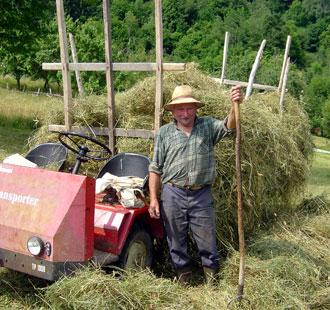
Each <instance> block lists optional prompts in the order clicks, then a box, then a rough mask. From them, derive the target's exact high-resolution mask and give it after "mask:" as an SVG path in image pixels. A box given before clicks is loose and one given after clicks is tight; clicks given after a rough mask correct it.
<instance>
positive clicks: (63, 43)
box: [56, 0, 72, 130]
mask: <svg viewBox="0 0 330 310" xmlns="http://www.w3.org/2000/svg"><path fill="white" fill-rule="evenodd" d="M56 12H57V24H58V33H59V41H60V52H61V64H60V65H61V67H60V70H62V78H63V101H64V122H65V126H66V128H67V130H69V129H70V127H71V107H72V89H71V77H70V71H69V53H68V44H67V37H66V26H65V20H64V7H63V1H62V0H56Z"/></svg>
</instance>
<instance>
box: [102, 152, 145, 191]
mask: <svg viewBox="0 0 330 310" xmlns="http://www.w3.org/2000/svg"><path fill="white" fill-rule="evenodd" d="M149 164H150V159H149V158H148V157H147V156H144V155H142V154H136V153H119V154H117V155H115V156H113V157H112V158H110V160H109V161H108V162H107V163H106V164H105V165H104V166H103V168H102V169H101V170H100V172H99V173H98V175H97V178H102V176H103V175H104V174H105V173H106V172H109V173H111V174H113V175H115V176H117V177H127V176H132V177H139V178H142V179H144V182H143V189H146V188H145V187H146V184H147V181H148V175H149V172H148V167H149Z"/></svg>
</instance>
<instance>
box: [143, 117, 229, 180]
mask: <svg viewBox="0 0 330 310" xmlns="http://www.w3.org/2000/svg"><path fill="white" fill-rule="evenodd" d="M226 123H227V119H225V120H223V121H220V120H217V119H215V118H212V117H197V118H196V120H195V123H194V127H193V129H192V131H191V134H190V136H189V137H188V136H187V135H186V134H185V133H184V132H183V131H182V130H180V129H178V128H177V126H176V121H173V122H171V123H169V124H166V125H164V126H162V127H161V128H160V129H159V131H158V133H157V134H156V138H155V147H154V157H153V160H152V162H151V164H150V166H149V171H151V172H155V173H157V174H159V175H161V179H162V182H163V184H166V183H168V182H171V183H174V184H176V185H178V186H185V185H207V184H212V182H213V181H214V179H215V173H216V172H215V159H214V146H215V144H216V143H217V142H219V141H220V139H222V138H223V137H225V136H226V135H227V134H229V133H230V132H232V130H230V129H227V126H226Z"/></svg>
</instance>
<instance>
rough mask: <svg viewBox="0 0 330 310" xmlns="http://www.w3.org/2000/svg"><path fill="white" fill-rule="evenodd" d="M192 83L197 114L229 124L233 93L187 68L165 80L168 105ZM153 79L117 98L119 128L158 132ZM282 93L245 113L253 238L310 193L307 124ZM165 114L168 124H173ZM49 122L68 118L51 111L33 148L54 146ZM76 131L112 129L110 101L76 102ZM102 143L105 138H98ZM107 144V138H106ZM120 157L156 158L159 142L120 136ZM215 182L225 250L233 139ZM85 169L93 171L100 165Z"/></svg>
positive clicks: (232, 234)
mask: <svg viewBox="0 0 330 310" xmlns="http://www.w3.org/2000/svg"><path fill="white" fill-rule="evenodd" d="M180 84H189V85H190V86H192V87H193V89H194V92H195V94H196V96H197V97H198V98H199V99H200V100H201V101H203V102H204V103H205V107H203V108H202V109H200V110H199V112H198V113H199V115H212V116H214V117H217V118H224V117H225V116H226V115H227V113H228V111H229V109H230V101H229V96H228V89H227V88H226V87H224V86H221V85H219V84H218V83H216V82H215V81H214V80H212V79H211V78H210V77H209V76H207V75H205V74H203V73H202V72H200V71H199V70H198V69H197V68H196V67H195V66H194V65H189V66H188V68H187V70H186V71H184V72H176V73H166V74H165V76H164V102H168V101H169V99H170V96H171V93H172V90H173V89H174V87H175V86H176V85H180ZM154 94H155V78H154V77H149V78H146V79H144V80H143V81H140V82H139V83H137V84H136V85H135V86H134V87H132V88H131V89H129V90H128V91H126V92H123V93H119V94H117V97H116V116H115V119H116V126H117V127H121V128H127V129H129V128H136V127H138V128H143V129H153V128H152V127H153V120H154V100H155V95H154ZM278 102H279V94H278V93H276V92H269V93H259V94H255V95H252V96H251V97H250V98H249V99H248V100H247V101H246V102H245V103H244V104H243V105H242V107H241V121H242V146H241V152H242V155H241V156H242V174H243V196H244V208H245V230H246V234H247V236H248V235H249V234H250V233H252V232H253V231H255V229H256V228H258V227H262V226H267V223H268V222H269V221H270V220H271V219H272V218H274V217H276V213H277V212H279V211H280V210H281V209H282V208H290V206H292V204H293V203H294V202H295V201H296V198H297V197H298V195H299V194H300V193H301V191H302V190H303V187H304V182H305V179H306V176H307V174H308V162H309V156H310V155H311V153H312V142H311V136H310V133H309V123H308V119H307V117H306V115H305V113H304V111H303V108H302V107H301V106H300V105H299V103H298V102H297V100H295V99H294V98H292V97H290V96H288V97H287V99H286V105H285V108H284V113H283V114H282V115H281V111H280V107H279V104H278ZM170 119H171V116H170V114H168V113H167V112H166V113H164V114H163V123H165V122H168V121H170ZM51 123H53V124H54V123H57V124H60V123H63V115H62V113H57V114H56V113H50V115H49V117H48V118H47V119H45V120H43V124H44V126H43V127H41V128H40V129H39V130H38V131H37V132H36V134H35V135H34V136H33V137H32V139H31V141H30V143H33V144H37V143H41V142H46V141H50V140H52V141H54V140H56V135H55V134H53V133H49V132H48V129H47V128H48V125H49V124H51ZM73 125H81V126H85V127H86V126H90V127H92V126H98V127H102V126H103V127H107V107H106V98H105V97H103V96H99V97H98V96H89V97H85V98H82V99H79V100H78V99H77V100H76V101H75V104H74V108H73ZM98 138H99V139H101V138H100V137H98ZM104 141H105V143H106V140H104ZM116 148H117V152H126V151H127V152H139V153H143V154H145V155H148V156H149V157H152V149H153V140H152V139H142V138H123V137H121V138H117V143H116ZM215 156H216V159H217V173H218V176H217V179H216V182H215V184H214V186H213V191H214V197H215V208H216V212H217V220H218V225H217V234H218V240H219V242H221V243H222V244H229V243H232V242H236V241H237V232H236V231H237V229H236V219H235V218H236V190H235V153H234V137H232V138H226V139H225V140H223V141H221V142H220V143H219V144H218V145H217V147H216V150H215ZM87 165H88V164H86V165H85V170H86V171H88V173H91V172H92V171H93V170H95V169H97V167H95V166H92V164H91V165H89V166H87Z"/></svg>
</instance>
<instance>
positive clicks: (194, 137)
mask: <svg viewBox="0 0 330 310" xmlns="http://www.w3.org/2000/svg"><path fill="white" fill-rule="evenodd" d="M230 99H231V102H232V106H231V110H230V112H229V115H228V116H227V117H226V118H225V119H224V120H217V119H215V118H212V117H197V116H196V112H197V109H199V108H201V107H202V106H203V105H204V104H203V103H202V102H200V101H199V100H198V99H196V98H195V97H194V96H193V93H192V89H191V87H190V86H187V85H183V86H177V87H176V88H175V90H174V92H173V95H172V100H171V101H170V102H169V103H168V104H166V105H165V106H164V108H165V109H166V110H168V111H171V113H172V115H173V118H174V120H173V122H171V123H169V124H166V125H164V126H162V127H161V128H160V130H159V131H158V133H157V135H156V139H155V147H154V157H153V160H152V162H151V164H150V166H149V188H150V207H149V213H150V216H151V217H152V218H159V217H160V215H161V216H162V219H163V222H164V226H165V230H166V234H167V242H168V246H169V250H170V255H171V259H172V263H173V266H174V268H175V270H176V272H177V276H178V279H179V281H180V282H182V283H188V282H189V281H190V277H191V269H190V268H191V267H190V258H189V256H188V253H187V234H188V229H189V228H190V230H191V233H192V236H193V238H194V240H195V242H196V244H197V247H198V251H199V255H200V257H201V260H202V265H203V270H204V275H205V278H206V281H207V282H211V281H212V279H214V276H215V274H216V271H217V269H218V267H219V255H218V251H217V245H216V231H215V215H214V209H213V198H212V194H211V184H212V182H213V181H214V179H215V159H214V146H215V144H216V143H218V142H219V141H220V139H222V138H223V137H225V136H226V135H227V134H228V133H230V132H231V131H233V129H235V127H236V126H235V113H234V102H235V101H236V102H238V103H241V102H242V94H241V90H240V87H239V86H235V87H233V88H232V89H231V91H230ZM161 183H162V193H161V204H160V203H159V201H158V193H159V191H160V187H161Z"/></svg>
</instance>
